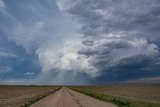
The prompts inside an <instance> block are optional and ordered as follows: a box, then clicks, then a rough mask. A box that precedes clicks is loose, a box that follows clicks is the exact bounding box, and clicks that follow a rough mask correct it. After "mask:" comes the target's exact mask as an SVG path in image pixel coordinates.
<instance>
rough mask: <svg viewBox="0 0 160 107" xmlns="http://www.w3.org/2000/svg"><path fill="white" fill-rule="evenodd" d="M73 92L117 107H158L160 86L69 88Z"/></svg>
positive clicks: (159, 105) (159, 104) (159, 103)
mask: <svg viewBox="0 0 160 107" xmlns="http://www.w3.org/2000/svg"><path fill="white" fill-rule="evenodd" d="M69 88H71V89H73V90H75V91H78V92H81V93H83V94H86V95H89V96H91V97H94V98H96V99H99V100H103V101H106V102H112V103H114V104H116V105H118V106H119V107H160V85H109V86H71V87H69Z"/></svg>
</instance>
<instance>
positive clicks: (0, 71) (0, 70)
mask: <svg viewBox="0 0 160 107" xmlns="http://www.w3.org/2000/svg"><path fill="white" fill-rule="evenodd" d="M11 70H12V68H11V67H9V66H6V67H3V66H0V74H4V73H10V72H11Z"/></svg>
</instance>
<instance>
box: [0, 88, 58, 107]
mask: <svg viewBox="0 0 160 107" xmlns="http://www.w3.org/2000/svg"><path fill="white" fill-rule="evenodd" d="M57 89H59V87H58V86H0V107H20V106H22V107H27V106H28V105H30V104H31V103H34V102H36V101H38V100H39V99H41V98H43V97H45V96H47V95H49V94H51V93H53V92H54V91H56V90H57Z"/></svg>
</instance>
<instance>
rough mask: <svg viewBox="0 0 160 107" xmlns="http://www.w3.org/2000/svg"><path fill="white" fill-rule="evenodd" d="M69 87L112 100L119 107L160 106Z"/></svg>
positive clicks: (104, 99) (98, 97)
mask: <svg viewBox="0 0 160 107" xmlns="http://www.w3.org/2000/svg"><path fill="white" fill-rule="evenodd" d="M69 88H70V89H72V90H75V91H77V92H80V93H83V94H85V95H88V96H91V97H94V98H96V99H98V100H101V101H105V102H111V103H113V104H116V105H117V106H118V107H160V104H157V103H150V102H142V101H133V100H128V99H125V98H120V97H115V96H111V95H106V94H100V93H96V92H92V91H89V90H83V88H76V87H69Z"/></svg>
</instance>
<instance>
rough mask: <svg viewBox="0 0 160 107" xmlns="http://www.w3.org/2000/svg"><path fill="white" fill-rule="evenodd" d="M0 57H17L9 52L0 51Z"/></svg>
mask: <svg viewBox="0 0 160 107" xmlns="http://www.w3.org/2000/svg"><path fill="white" fill-rule="evenodd" d="M0 57H17V55H15V54H12V53H9V52H4V51H0Z"/></svg>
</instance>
